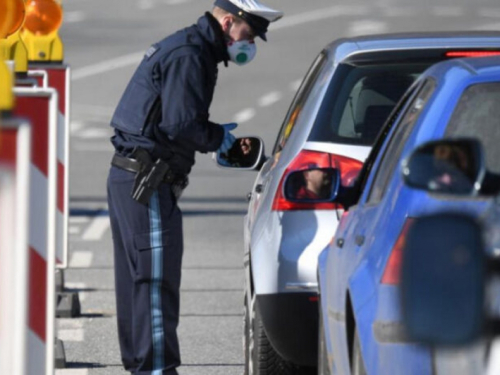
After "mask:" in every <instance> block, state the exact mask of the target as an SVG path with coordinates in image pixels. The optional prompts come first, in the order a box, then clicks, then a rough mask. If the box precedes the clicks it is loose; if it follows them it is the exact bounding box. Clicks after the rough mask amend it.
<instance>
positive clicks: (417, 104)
mask: <svg viewBox="0 0 500 375" xmlns="http://www.w3.org/2000/svg"><path fill="white" fill-rule="evenodd" d="M429 85H430V84H429V83H426V82H425V81H424V82H420V83H419V84H417V85H415V86H414V87H413V88H411V89H410V90H409V91H408V92H407V94H406V95H405V96H404V97H403V99H402V100H401V101H400V103H399V104H398V106H397V107H396V109H395V110H394V111H393V113H392V114H391V116H390V118H389V120H388V122H387V124H386V126H385V128H384V129H383V130H382V132H381V134H380V135H379V137H378V139H377V141H376V144H375V145H374V148H373V150H372V153H371V154H370V156H369V158H368V159H367V162H366V163H365V165H364V167H363V170H362V172H361V174H360V177H359V181H360V182H359V188H358V189H359V202H358V204H357V205H355V206H353V207H350V208H349V210H348V211H347V213H346V215H345V217H344V218H343V219H342V221H341V224H340V225H339V228H338V230H337V233H336V235H335V241H334V243H333V245H332V246H331V250H330V252H329V254H328V258H327V269H328V270H331V272H328V277H329V278H331V279H330V280H329V281H328V285H331V286H333V287H332V290H331V291H330V292H329V293H328V297H329V298H331V301H329V303H328V306H329V308H330V309H331V310H330V311H329V312H328V319H329V327H330V329H331V332H330V334H331V337H332V347H333V356H334V362H335V365H336V367H337V368H338V370H339V373H340V374H349V373H350V361H349V346H350V345H352V342H349V340H350V339H349V335H348V331H347V325H348V324H353V323H354V322H352V321H350V319H352V318H354V317H349V311H348V309H349V308H350V307H348V306H349V304H350V303H351V302H350V301H348V300H347V295H348V292H349V280H350V279H351V278H352V276H353V274H354V273H355V272H362V270H360V266H361V267H363V259H364V256H365V254H366V252H367V251H368V250H369V248H370V246H371V244H372V243H373V238H374V234H375V233H376V231H377V230H379V228H378V226H379V225H381V223H383V220H380V219H381V218H383V215H381V214H382V213H383V212H382V210H384V207H383V206H382V205H381V204H380V202H381V200H382V198H383V196H384V193H385V191H386V189H387V186H388V184H389V181H390V179H391V177H392V176H393V175H394V173H393V171H394V169H395V168H396V167H397V161H398V160H399V157H400V155H401V152H402V151H403V146H404V144H405V141H406V139H408V137H409V135H410V133H411V130H412V129H413V127H414V125H415V123H416V119H417V118H418V114H419V113H420V110H421V109H422V108H423V103H425V102H422V101H423V100H427V99H428V98H429V96H430V92H431V91H430V90H429V88H430V86H429ZM406 107H407V108H406ZM401 113H403V114H402V116H401V120H400V121H397V119H398V118H399V117H400V114H401ZM393 127H394V129H393ZM388 138H389V139H388ZM382 225H383V224H382ZM365 282H366V283H370V280H369V279H368V278H367V279H366V280H365ZM367 286H368V285H367ZM369 291H370V289H369V288H366V293H364V295H362V296H353V297H356V298H369ZM353 297H351V298H353Z"/></svg>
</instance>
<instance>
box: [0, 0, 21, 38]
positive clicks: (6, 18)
mask: <svg viewBox="0 0 500 375" xmlns="http://www.w3.org/2000/svg"><path fill="white" fill-rule="evenodd" d="M7 2H8V3H7ZM2 3H3V4H2V5H0V14H1V15H0V24H3V25H5V29H4V30H6V31H7V32H6V34H5V35H0V37H8V36H9V35H12V34H14V33H15V32H16V31H17V30H19V28H20V27H21V26H22V24H23V22H24V16H25V15H26V10H25V7H24V0H7V1H2ZM2 7H3V8H2ZM4 8H5V9H4ZM7 11H8V12H7ZM2 29H3V27H2Z"/></svg>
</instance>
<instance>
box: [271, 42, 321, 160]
mask: <svg viewBox="0 0 500 375" xmlns="http://www.w3.org/2000/svg"><path fill="white" fill-rule="evenodd" d="M326 60H327V59H326V55H325V52H322V53H320V54H319V56H318V57H317V58H316V60H314V62H313V64H312V65H311V68H310V69H309V71H308V72H307V74H306V76H305V78H304V80H303V81H302V84H301V85H300V87H299V89H298V90H297V94H296V95H295V98H294V99H293V101H292V104H291V106H290V109H289V110H288V113H287V115H286V117H285V121H284V122H283V125H282V126H281V130H280V132H279V134H278V138H277V139H276V143H275V145H274V150H273V155H276V154H279V153H280V152H281V150H283V148H284V147H285V144H286V142H287V141H288V138H289V137H290V134H292V130H293V128H294V126H295V124H296V122H297V118H298V117H299V114H300V112H301V110H302V108H304V102H305V101H306V99H307V95H308V94H309V92H310V90H311V88H312V87H313V85H314V82H315V81H316V79H317V77H318V75H319V72H320V71H321V68H322V67H323V65H324V63H325V62H326Z"/></svg>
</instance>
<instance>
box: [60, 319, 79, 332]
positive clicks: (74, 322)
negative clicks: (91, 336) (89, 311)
mask: <svg viewBox="0 0 500 375" xmlns="http://www.w3.org/2000/svg"><path fill="white" fill-rule="evenodd" d="M57 328H58V329H82V328H83V320H78V319H69V318H60V319H57Z"/></svg>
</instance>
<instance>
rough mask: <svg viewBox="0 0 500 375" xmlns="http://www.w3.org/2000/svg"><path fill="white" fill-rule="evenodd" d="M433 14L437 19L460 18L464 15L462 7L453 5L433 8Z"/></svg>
mask: <svg viewBox="0 0 500 375" xmlns="http://www.w3.org/2000/svg"><path fill="white" fill-rule="evenodd" d="M431 13H432V14H433V15H434V16H437V17H460V16H462V15H463V14H464V10H463V8H462V7H459V6H453V5H448V6H446V5H444V6H435V7H432V11H431Z"/></svg>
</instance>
